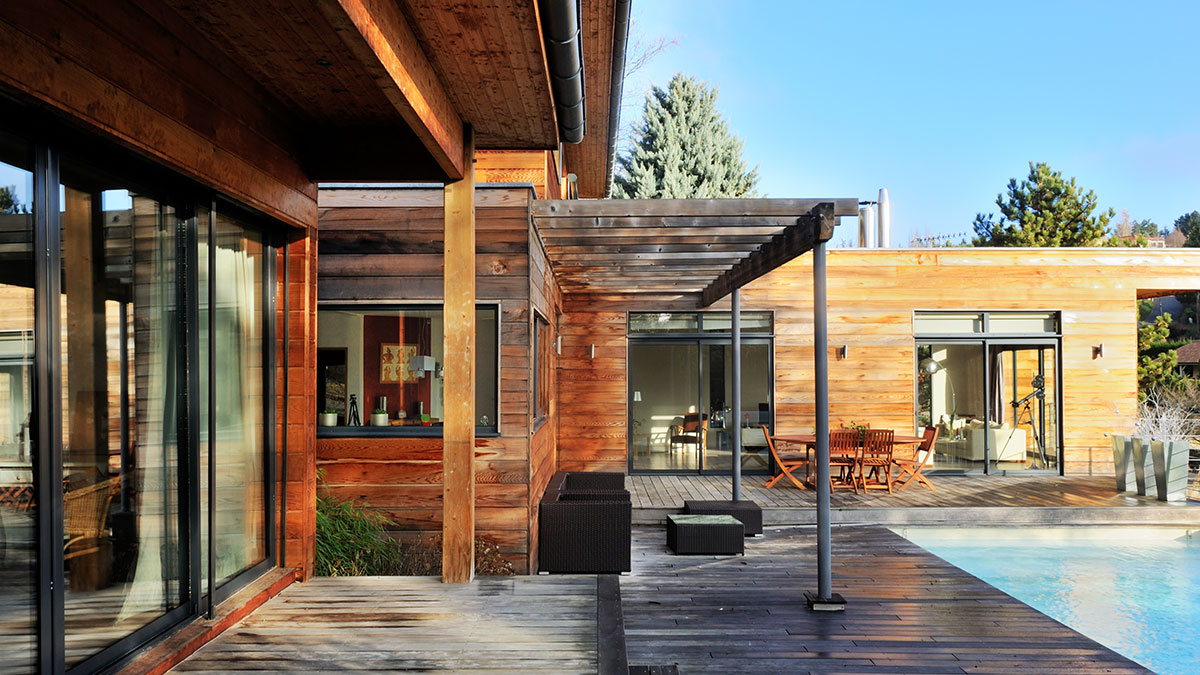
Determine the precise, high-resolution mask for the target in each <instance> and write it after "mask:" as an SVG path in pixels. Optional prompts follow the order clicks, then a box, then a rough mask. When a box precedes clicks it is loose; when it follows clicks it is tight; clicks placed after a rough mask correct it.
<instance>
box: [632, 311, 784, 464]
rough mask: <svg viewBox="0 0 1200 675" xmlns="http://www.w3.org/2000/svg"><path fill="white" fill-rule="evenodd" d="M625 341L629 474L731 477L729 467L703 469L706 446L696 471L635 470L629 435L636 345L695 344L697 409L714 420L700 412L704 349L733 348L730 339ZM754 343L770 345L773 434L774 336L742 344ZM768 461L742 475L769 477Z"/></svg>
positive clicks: (685, 336)
mask: <svg viewBox="0 0 1200 675" xmlns="http://www.w3.org/2000/svg"><path fill="white" fill-rule="evenodd" d="M626 342H627V346H626V357H625V373H626V376H625V385H626V386H625V389H626V391H625V402H626V405H625V408H626V419H625V429H626V434H625V454H626V458H627V459H626V470H627V473H629V475H631V476H632V475H654V476H696V475H701V476H723V475H727V474H729V473H730V470H731V469H730V468H722V469H705V468H704V453H705V451H706V450H707V449H708V448H707V447H702V448H700V449H699V451H698V453H697V458H696V468H695V469H639V468H636V467H634V441H635V438H634V435H633V434H632V433H630V432H629V431H630V430H631V429H633V403H634V401H633V372H632V365H633V350H634V348H635V347H636V346H638V345H677V346H684V345H687V346H692V345H694V346H695V347H696V371H695V373H696V398H695V405H696V410H697V411H699V412H700V413H701V414H709V416H710V419H711V413H705V412H704V411H703V410H701V404H702V403H703V402H704V400H705V394H704V375H705V372H706V368H705V364H704V349H703V347H705V346H706V345H707V346H713V345H716V346H725V347H731V348H732V345H731V344H730V340H729V338H727V337H714V336H713V335H712V334H711V333H708V334H703V333H696V334H691V333H689V334H680V335H670V336H668V335H656V336H653V337H629V338H628V339H627V340H626ZM751 344H755V345H766V346H767V353H768V358H769V359H770V362H769V364H768V366H767V370H768V380H769V381H768V383H767V393H768V396H769V398H770V401H771V420H770V423H769V426H770V429H771V432H772V433H774V429H775V336H774V334H771V335H763V334H755V335H753V336H750V337H745V336H743V337H742V345H743V346H745V345H751ZM743 375H744V373H743ZM743 412H745V411H743ZM735 423H736V422H735ZM767 459H768V462H767V468H766V469H765V470H762V469H752V470H749V471H745V470H743V475H759V474H761V475H768V474H770V473H771V471H773V470H774V460H773V459H772V458H770V457H769V456H768V458H767Z"/></svg>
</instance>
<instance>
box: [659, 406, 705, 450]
mask: <svg viewBox="0 0 1200 675" xmlns="http://www.w3.org/2000/svg"><path fill="white" fill-rule="evenodd" d="M707 442H708V415H702V414H700V413H688V414H686V415H684V416H683V424H682V425H680V426H679V427H678V428H676V429H674V430H672V431H671V438H670V441H669V443H668V447H669V448H670V450H671V452H674V451H675V446H676V445H680V446H684V447H682V448H681V449H683V450H686V449H687V447H686V446H689V445H691V446H694V447H695V449H696V450H699V449H700V448H701V447H703V446H704V445H705V444H706V443H707Z"/></svg>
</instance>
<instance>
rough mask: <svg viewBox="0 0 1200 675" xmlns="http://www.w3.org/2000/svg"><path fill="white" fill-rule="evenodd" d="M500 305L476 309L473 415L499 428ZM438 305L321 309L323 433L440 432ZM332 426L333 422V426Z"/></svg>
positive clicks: (485, 427) (484, 427)
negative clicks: (324, 416)
mask: <svg viewBox="0 0 1200 675" xmlns="http://www.w3.org/2000/svg"><path fill="white" fill-rule="evenodd" d="M498 319H499V308H498V307H497V306H496V305H479V306H477V307H476V308H475V416H476V420H477V422H476V426H477V427H478V428H479V429H480V431H485V432H487V431H496V430H497V428H498V424H497V389H498V386H497V383H498V382H499V379H498V364H499V336H498ZM442 326H443V324H442V308H441V306H440V305H376V306H370V307H364V306H361V305H359V306H354V305H341V306H338V305H322V306H321V307H320V309H319V311H318V312H317V363H318V368H317V370H318V373H317V396H318V406H319V407H320V408H321V409H320V410H318V412H319V413H325V414H326V416H327V417H328V418H329V419H328V420H327V421H326V422H323V424H324V426H319V427H318V430H317V433H318V434H319V435H323V436H330V435H348V434H378V433H394V434H397V435H423V434H440V428H441V425H442V410H443V399H442V396H443V393H444V368H443V367H444V365H445V362H446V358H453V355H449V357H447V355H446V354H444V352H443V349H444V344H443V339H442V337H443V333H442V330H443V328H442ZM330 423H331V424H330Z"/></svg>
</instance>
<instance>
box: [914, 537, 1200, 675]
mask: <svg viewBox="0 0 1200 675" xmlns="http://www.w3.org/2000/svg"><path fill="white" fill-rule="evenodd" d="M893 530H894V531H895V532H896V533H897V534H899V535H901V536H903V537H905V538H907V539H908V540H910V541H912V542H913V543H915V544H917V545H919V546H921V547H922V548H924V549H926V550H928V551H930V552H931V553H933V554H934V555H937V556H938V557H940V558H942V559H943V560H945V561H947V562H949V563H951V564H952V565H954V566H956V567H959V568H961V569H963V570H966V571H967V572H970V573H971V574H973V575H975V576H977V577H979V578H980V579H983V580H984V581H986V582H988V583H989V584H991V585H992V586H995V587H996V588H999V589H1000V590H1002V591H1004V592H1005V593H1008V594H1009V595H1011V596H1013V597H1014V598H1016V599H1018V600H1020V601H1021V602H1024V603H1025V604H1027V605H1029V606H1031V607H1033V608H1035V609H1037V610H1038V611H1040V612H1042V613H1043V614H1046V615H1048V616H1050V617H1053V618H1054V619H1056V620H1058V621H1060V622H1062V623H1064V624H1066V625H1067V626H1070V627H1071V628H1073V629H1075V630H1077V631H1079V632H1080V633H1083V634H1084V635H1086V636H1088V637H1090V638H1092V639H1093V640H1095V641H1097V642H1099V643H1101V644H1103V645H1105V646H1106V647H1108V648H1110V649H1112V650H1114V651H1116V652H1118V653H1120V654H1122V655H1124V656H1127V657H1129V658H1130V659H1133V660H1134V661H1137V662H1138V663H1140V664H1142V665H1143V666H1145V667H1147V668H1149V669H1151V670H1153V671H1155V672H1158V673H1163V674H1165V675H1184V674H1185V673H1186V674H1193V673H1200V638H1197V635H1196V630H1197V628H1198V627H1200V530H1196V529H1191V530H1189V529H1182V528H1134V527H1129V528H1126V527H1014V528H1008V529H1003V528H988V527H896V528H893Z"/></svg>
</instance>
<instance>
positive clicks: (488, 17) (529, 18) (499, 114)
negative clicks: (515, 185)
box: [400, 0, 558, 150]
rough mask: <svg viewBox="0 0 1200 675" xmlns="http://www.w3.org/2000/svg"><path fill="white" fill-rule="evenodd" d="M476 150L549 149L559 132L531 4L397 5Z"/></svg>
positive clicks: (432, 0)
mask: <svg viewBox="0 0 1200 675" xmlns="http://www.w3.org/2000/svg"><path fill="white" fill-rule="evenodd" d="M400 6H401V8H402V11H403V12H404V14H405V16H407V17H408V19H409V25H410V26H412V28H413V32H414V33H415V34H416V36H417V40H418V41H419V42H420V43H421V46H422V48H423V49H424V51H425V53H426V54H427V55H429V59H430V62H431V63H432V65H433V68H434V70H435V71H437V73H438V76H439V77H440V79H441V81H442V82H443V83H444V85H445V86H446V88H447V93H448V94H449V96H450V98H451V100H452V101H453V102H454V105H455V107H456V108H457V109H458V110H459V113H460V114H461V115H462V117H463V120H464V121H466V122H469V123H470V124H471V125H472V126H473V127H474V129H475V138H476V147H478V148H482V149H501V150H535V149H541V150H551V149H554V148H556V147H557V143H558V130H557V128H556V125H557V121H556V119H555V116H554V101H553V99H552V98H551V95H550V76H549V70H548V68H547V66H546V61H545V57H544V48H543V46H542V31H541V26H540V25H539V19H538V14H537V9H536V3H534V2H509V3H499V2H495V0H490V1H489V0H455V1H454V2H445V0H400Z"/></svg>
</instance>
